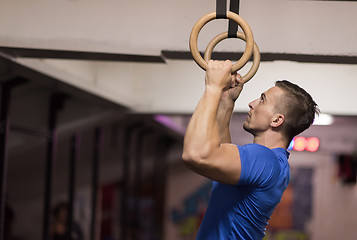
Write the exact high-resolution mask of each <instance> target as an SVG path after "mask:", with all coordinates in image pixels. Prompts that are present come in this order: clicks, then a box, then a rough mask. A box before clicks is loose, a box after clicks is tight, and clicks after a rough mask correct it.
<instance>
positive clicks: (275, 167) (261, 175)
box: [238, 143, 280, 188]
mask: <svg viewBox="0 0 357 240" xmlns="http://www.w3.org/2000/svg"><path fill="white" fill-rule="evenodd" d="M238 150H239V155H240V160H241V175H240V178H239V182H238V185H251V186H255V187H262V188H264V187H267V186H269V184H274V182H275V181H276V179H277V178H278V177H279V174H280V167H279V159H278V157H277V156H276V155H275V154H274V152H273V151H272V150H270V149H269V148H267V147H265V146H262V145H259V144H255V143H253V144H247V145H243V146H238Z"/></svg>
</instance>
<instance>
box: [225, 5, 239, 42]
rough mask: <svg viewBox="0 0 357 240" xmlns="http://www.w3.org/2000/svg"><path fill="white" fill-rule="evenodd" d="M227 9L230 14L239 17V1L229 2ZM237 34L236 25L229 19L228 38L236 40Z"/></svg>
mask: <svg viewBox="0 0 357 240" xmlns="http://www.w3.org/2000/svg"><path fill="white" fill-rule="evenodd" d="M229 9H230V11H231V12H234V13H236V14H237V15H239V0H231V2H230V5H229ZM237 32H238V23H237V22H235V21H233V20H231V19H230V20H229V25H228V38H237Z"/></svg>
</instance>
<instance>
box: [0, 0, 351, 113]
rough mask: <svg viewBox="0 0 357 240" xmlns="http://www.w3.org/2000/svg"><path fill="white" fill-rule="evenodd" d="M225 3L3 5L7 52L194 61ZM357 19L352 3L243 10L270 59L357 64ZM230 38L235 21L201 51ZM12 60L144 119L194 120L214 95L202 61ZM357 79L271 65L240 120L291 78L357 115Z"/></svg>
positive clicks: (253, 4) (317, 68)
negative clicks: (192, 48)
mask: <svg viewBox="0 0 357 240" xmlns="http://www.w3.org/2000/svg"><path fill="white" fill-rule="evenodd" d="M215 4H216V1H215V0H195V1H188V0H180V1H178V0H176V1H174V0H151V1H143V0H131V1H118V0H106V1H99V0H86V1H84V0H64V1H44V0H33V1H27V0H2V1H0V29H1V31H0V47H16V48H35V49H48V50H63V51H84V52H100V53H115V54H134V55H153V56H160V55H161V51H165V50H167V51H180V52H187V51H189V49H188V39H189V35H190V32H191V29H192V27H193V25H194V24H195V23H196V21H197V20H198V19H200V18H201V17H202V16H203V15H205V14H207V13H209V12H212V11H215ZM356 13H357V3H356V2H352V1H299V0H269V1H268V0H241V1H240V15H241V16H242V17H243V18H244V19H245V20H246V21H247V22H248V24H249V25H250V27H251V28H252V31H253V34H254V39H255V41H256V43H257V44H258V46H259V48H260V51H261V52H262V53H288V54H308V55H333V56H353V57H356V56H357V44H356V43H355V42H356V41H355V40H356V39H357V28H356V27H355V26H354V25H355V23H356V22H357V14H356ZM226 30H227V22H226V21H225V20H215V21H212V22H210V23H209V24H207V26H206V27H205V28H204V29H203V30H202V33H201V34H200V38H199V42H198V45H199V50H200V51H204V49H205V47H206V44H207V43H208V42H209V41H210V40H211V39H212V37H214V36H215V35H217V34H219V33H221V32H224V31H226ZM243 49H244V44H243V43H241V42H240V41H239V40H235V39H232V40H226V41H224V42H222V43H220V44H219V46H217V48H215V51H225V52H227V51H228V52H240V51H242V50H243ZM12 60H13V61H15V62H17V63H19V64H21V65H25V66H28V67H30V68H33V69H35V70H37V71H40V72H43V73H45V74H48V75H50V76H53V77H55V78H57V79H59V80H60V81H64V82H66V83H69V84H71V85H73V86H75V87H78V88H81V89H84V90H85V91H88V92H91V93H93V94H95V95H98V96H100V97H103V98H105V99H108V100H110V101H113V102H115V103H118V104H121V105H124V106H127V107H129V108H131V109H133V110H135V111H139V112H166V113H168V112H170V113H171V112H173V113H190V112H192V111H193V109H194V107H195V104H196V103H197V100H198V99H199V97H200V94H201V93H202V90H203V87H204V86H203V78H204V72H203V71H202V70H201V69H200V68H199V67H198V66H197V65H196V64H195V63H194V62H193V61H192V60H170V59H169V60H166V63H165V64H162V63H126V62H105V61H75V60H65V59H61V60H46V59H28V58H13V59H12ZM355 76H357V65H356V64H343V65H342V64H322V63H297V62H287V61H276V62H263V63H262V64H261V67H260V69H259V70H258V74H257V75H256V77H255V78H254V79H253V80H252V81H251V82H249V84H248V85H247V87H246V93H245V94H244V95H242V103H239V104H238V106H237V108H236V111H245V110H246V108H247V107H246V106H247V103H248V102H249V101H250V100H251V99H252V98H255V97H256V96H259V94H260V92H261V91H264V90H265V89H266V88H267V87H269V86H271V85H273V82H274V81H275V80H278V79H279V78H287V79H289V80H291V81H294V82H297V83H298V84H300V85H302V86H303V87H304V88H306V89H307V90H308V91H309V92H311V93H312V95H313V96H314V97H315V99H316V100H317V102H318V103H319V105H320V107H321V108H322V110H323V112H327V113H332V114H340V115H357V107H356V106H355V104H354V95H355V89H356V88H357V83H356V81H355ZM336 90H337V91H336ZM337 94H340V95H338V97H336V95H337ZM183 96H185V97H183Z"/></svg>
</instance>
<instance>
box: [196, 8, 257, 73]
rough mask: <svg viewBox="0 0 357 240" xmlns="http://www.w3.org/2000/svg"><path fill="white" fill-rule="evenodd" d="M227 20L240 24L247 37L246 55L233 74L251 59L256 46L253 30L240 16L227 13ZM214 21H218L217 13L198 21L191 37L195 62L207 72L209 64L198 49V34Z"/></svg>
mask: <svg viewBox="0 0 357 240" xmlns="http://www.w3.org/2000/svg"><path fill="white" fill-rule="evenodd" d="M227 18H228V19H231V20H234V21H235V22H237V23H238V24H239V26H240V27H241V28H242V29H243V32H244V35H245V38H246V40H245V42H246V47H245V50H244V53H243V55H242V57H241V58H240V59H239V60H238V61H237V62H236V63H235V64H234V65H233V68H232V72H235V71H238V70H239V69H241V68H242V67H243V66H244V65H245V64H246V63H247V62H248V61H249V59H250V57H251V56H252V53H253V46H254V39H253V33H252V30H251V29H250V27H249V25H248V23H247V22H246V21H245V20H244V19H243V18H242V17H240V16H239V15H238V14H236V13H233V12H231V11H227ZM213 19H216V12H211V13H208V14H206V15H205V16H203V17H202V18H201V19H200V20H198V21H197V23H196V24H195V25H194V26H193V29H192V31H191V35H190V41H189V45H190V51H191V53H192V56H193V59H194V60H195V62H196V63H197V64H198V65H199V66H200V67H201V68H202V69H203V70H206V68H207V62H206V61H205V60H204V59H203V58H202V56H201V55H200V53H199V51H198V49H197V39H198V34H199V32H200V31H201V29H202V27H203V26H204V25H205V24H206V23H208V22H209V21H212V20H213Z"/></svg>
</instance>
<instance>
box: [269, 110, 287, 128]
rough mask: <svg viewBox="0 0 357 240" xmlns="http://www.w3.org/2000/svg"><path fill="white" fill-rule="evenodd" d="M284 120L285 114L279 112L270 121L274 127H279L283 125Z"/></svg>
mask: <svg viewBox="0 0 357 240" xmlns="http://www.w3.org/2000/svg"><path fill="white" fill-rule="evenodd" d="M284 121H285V117H284V115H283V114H280V113H277V114H275V115H274V117H273V121H272V122H271V123H270V126H271V127H274V128H276V127H279V126H281V124H283V122H284Z"/></svg>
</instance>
